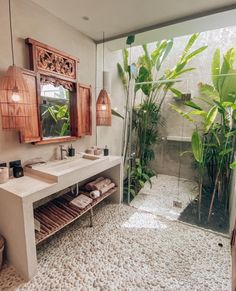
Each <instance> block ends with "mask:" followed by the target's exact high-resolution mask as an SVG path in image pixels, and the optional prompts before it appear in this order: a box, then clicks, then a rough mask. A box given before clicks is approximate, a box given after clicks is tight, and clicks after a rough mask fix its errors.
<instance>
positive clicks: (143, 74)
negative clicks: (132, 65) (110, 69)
mask: <svg viewBox="0 0 236 291" xmlns="http://www.w3.org/2000/svg"><path fill="white" fill-rule="evenodd" d="M150 81H152V76H151V74H150V72H149V71H148V69H147V68H146V67H144V66H142V67H141V68H140V69H139V74H138V78H137V79H136V83H142V82H150ZM140 88H141V90H142V91H143V93H144V94H145V95H146V96H149V95H150V92H151V89H152V84H143V85H142V84H137V85H136V86H135V90H136V91H138V90H139V89H140Z"/></svg>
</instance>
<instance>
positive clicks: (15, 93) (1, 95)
mask: <svg viewBox="0 0 236 291" xmlns="http://www.w3.org/2000/svg"><path fill="white" fill-rule="evenodd" d="M9 23H10V37H11V53H12V63H13V65H12V66H10V67H9V68H8V70H7V72H6V74H5V75H4V76H3V77H2V78H1V79H0V110H1V116H2V128H3V129H19V128H22V127H24V125H25V121H26V119H27V118H28V117H29V116H30V112H31V111H30V110H29V109H30V108H29V106H30V105H29V90H28V86H27V83H26V82H25V80H24V77H23V74H22V71H21V68H19V67H17V66H15V62H14V45H13V33H12V21H11V0H9Z"/></svg>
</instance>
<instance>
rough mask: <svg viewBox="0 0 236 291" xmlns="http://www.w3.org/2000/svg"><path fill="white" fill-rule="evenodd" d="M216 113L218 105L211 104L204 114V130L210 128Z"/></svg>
mask: <svg viewBox="0 0 236 291" xmlns="http://www.w3.org/2000/svg"><path fill="white" fill-rule="evenodd" d="M217 113H218V107H217V106H216V105H215V106H213V107H212V108H211V109H210V110H209V111H208V114H207V116H206V120H205V132H206V133H207V132H208V131H209V129H210V127H211V126H212V124H213V123H214V121H215V119H216V116H217Z"/></svg>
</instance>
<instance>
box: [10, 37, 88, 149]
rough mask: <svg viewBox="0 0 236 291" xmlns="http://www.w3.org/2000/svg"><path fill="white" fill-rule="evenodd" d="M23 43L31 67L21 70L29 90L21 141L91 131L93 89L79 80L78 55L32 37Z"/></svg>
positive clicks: (65, 137) (55, 139) (69, 138)
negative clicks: (27, 49)
mask: <svg viewBox="0 0 236 291" xmlns="http://www.w3.org/2000/svg"><path fill="white" fill-rule="evenodd" d="M26 43H27V45H28V47H29V59H30V70H25V69H24V70H22V72H23V77H24V79H25V82H26V84H27V87H28V91H29V92H28V94H27V112H26V113H27V116H25V118H24V126H22V127H21V128H20V130H19V132H20V142H21V143H33V144H49V143H59V142H60V143H61V142H68V141H74V140H76V139H78V138H81V137H83V136H86V135H92V93H91V92H92V91H91V86H89V85H83V84H80V83H78V67H77V65H78V62H79V60H78V58H76V57H73V56H71V55H69V54H67V53H64V52H61V51H59V50H57V49H55V48H53V47H50V46H48V45H46V44H43V43H40V42H38V41H36V40H33V39H31V38H27V39H26ZM24 114H25V112H24ZM8 121H9V122H11V120H7V122H8Z"/></svg>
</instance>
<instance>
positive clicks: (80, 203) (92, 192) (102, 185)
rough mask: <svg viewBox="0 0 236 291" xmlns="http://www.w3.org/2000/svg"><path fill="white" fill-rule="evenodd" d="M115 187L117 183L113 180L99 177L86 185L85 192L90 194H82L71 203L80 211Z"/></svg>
mask: <svg viewBox="0 0 236 291" xmlns="http://www.w3.org/2000/svg"><path fill="white" fill-rule="evenodd" d="M114 187H115V183H113V182H112V181H111V179H108V178H104V177H99V178H97V179H96V180H94V181H91V182H89V183H88V184H86V185H85V190H86V191H88V192H85V193H81V194H80V195H79V196H77V197H76V198H74V199H72V200H71V201H70V204H72V205H73V206H76V207H78V208H80V209H84V208H86V207H87V206H88V205H89V204H91V203H92V202H93V199H97V198H99V197H100V196H101V195H103V194H104V193H106V192H107V191H109V190H110V189H112V188H114Z"/></svg>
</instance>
